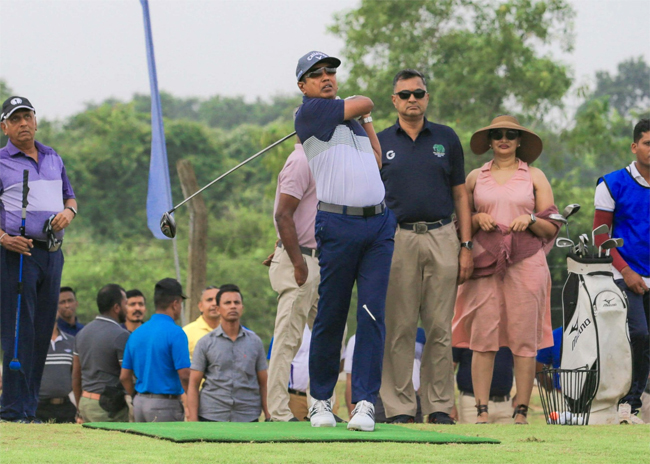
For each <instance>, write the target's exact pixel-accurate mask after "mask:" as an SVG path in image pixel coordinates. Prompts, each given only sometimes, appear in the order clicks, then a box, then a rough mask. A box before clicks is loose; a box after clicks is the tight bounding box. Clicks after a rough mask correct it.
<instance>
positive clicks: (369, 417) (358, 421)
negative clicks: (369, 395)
mask: <svg viewBox="0 0 650 464" xmlns="http://www.w3.org/2000/svg"><path fill="white" fill-rule="evenodd" d="M348 430H361V431H362V432H373V431H374V430H375V406H374V405H373V404H372V403H371V402H370V401H365V400H364V401H359V402H358V403H357V405H356V407H355V408H354V410H353V411H352V419H350V422H348Z"/></svg>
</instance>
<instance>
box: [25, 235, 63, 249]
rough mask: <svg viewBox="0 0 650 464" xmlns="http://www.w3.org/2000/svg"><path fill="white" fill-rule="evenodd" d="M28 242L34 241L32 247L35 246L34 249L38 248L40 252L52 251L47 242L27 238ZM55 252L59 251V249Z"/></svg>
mask: <svg viewBox="0 0 650 464" xmlns="http://www.w3.org/2000/svg"><path fill="white" fill-rule="evenodd" d="M25 238H26V239H27V240H31V241H32V245H34V248H38V249H39V250H45V251H50V247H48V246H47V242H46V241H44V240H36V239H35V238H31V237H25ZM53 251H58V248H57V249H56V250H53Z"/></svg>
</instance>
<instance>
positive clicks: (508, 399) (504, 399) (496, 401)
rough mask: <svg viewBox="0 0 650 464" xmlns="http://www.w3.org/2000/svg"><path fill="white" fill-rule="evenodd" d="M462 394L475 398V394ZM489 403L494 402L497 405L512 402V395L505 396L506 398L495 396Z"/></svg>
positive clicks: (462, 393) (463, 392)
mask: <svg viewBox="0 0 650 464" xmlns="http://www.w3.org/2000/svg"><path fill="white" fill-rule="evenodd" d="M460 394H461V395H464V396H471V397H472V398H474V393H470V392H465V391H461V392H460ZM489 401H493V402H495V403H503V402H505V401H510V395H505V396H498V395H494V396H490V398H489Z"/></svg>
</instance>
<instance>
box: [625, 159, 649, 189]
mask: <svg viewBox="0 0 650 464" xmlns="http://www.w3.org/2000/svg"><path fill="white" fill-rule="evenodd" d="M628 170H629V172H630V174H632V177H634V180H636V181H637V182H638V183H639V184H641V185H643V186H644V187H650V185H649V184H648V181H647V180H645V178H644V177H643V176H642V175H641V173H640V172H639V170H638V169H637V167H636V161H632V163H630V165H629V166H628Z"/></svg>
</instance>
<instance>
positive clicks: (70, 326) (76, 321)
mask: <svg viewBox="0 0 650 464" xmlns="http://www.w3.org/2000/svg"><path fill="white" fill-rule="evenodd" d="M57 324H60V325H62V326H63V327H65V328H66V329H76V328H77V324H79V318H77V317H76V316H75V318H74V324H69V323H68V321H66V320H65V319H63V318H61V317H60V318H59V319H58V321H57Z"/></svg>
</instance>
